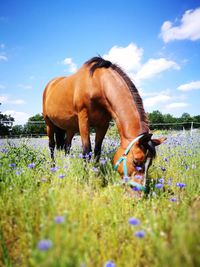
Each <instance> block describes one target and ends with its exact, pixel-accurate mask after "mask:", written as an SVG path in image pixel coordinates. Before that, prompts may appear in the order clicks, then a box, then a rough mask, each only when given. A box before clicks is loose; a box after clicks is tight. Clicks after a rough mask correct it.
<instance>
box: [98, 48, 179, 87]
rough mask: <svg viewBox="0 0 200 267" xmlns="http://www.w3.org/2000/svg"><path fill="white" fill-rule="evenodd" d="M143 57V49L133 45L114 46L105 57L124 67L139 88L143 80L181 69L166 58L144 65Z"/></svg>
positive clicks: (151, 60)
mask: <svg viewBox="0 0 200 267" xmlns="http://www.w3.org/2000/svg"><path fill="white" fill-rule="evenodd" d="M142 57H143V49H142V48H139V47H137V45H136V44H133V43H130V44H129V45H128V46H126V47H120V46H113V47H112V48H111V49H110V50H109V52H108V53H107V54H105V55H104V56H103V58H104V59H107V60H110V61H111V62H113V63H116V64H118V65H119V66H120V67H122V68H123V69H124V70H125V71H126V72H127V73H128V75H129V77H130V78H131V79H132V80H133V81H134V82H135V83H136V84H137V86H139V85H140V82H141V81H142V80H145V79H150V78H152V77H154V76H156V75H158V74H160V73H161V72H164V71H166V70H169V69H174V70H179V69H180V66H179V65H178V64H177V63H176V62H174V61H172V60H167V59H166V58H158V59H154V58H150V59H149V60H148V61H147V62H145V63H144V64H142V62H141V61H142Z"/></svg>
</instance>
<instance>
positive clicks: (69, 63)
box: [61, 57, 77, 73]
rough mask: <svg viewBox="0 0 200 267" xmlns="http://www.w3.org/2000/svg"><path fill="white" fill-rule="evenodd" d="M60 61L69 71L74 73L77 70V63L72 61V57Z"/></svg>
mask: <svg viewBox="0 0 200 267" xmlns="http://www.w3.org/2000/svg"><path fill="white" fill-rule="evenodd" d="M61 63H62V64H63V65H66V66H68V71H69V72H71V73H74V72H76V71H77V65H76V64H75V63H74V62H73V60H72V58H69V57H67V58H65V59H64V60H63V61H62V62H61Z"/></svg>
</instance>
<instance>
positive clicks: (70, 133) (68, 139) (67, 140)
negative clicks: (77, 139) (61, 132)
mask: <svg viewBox="0 0 200 267" xmlns="http://www.w3.org/2000/svg"><path fill="white" fill-rule="evenodd" d="M73 137H74V132H73V131H70V130H68V131H67V136H66V138H65V155H66V154H69V153H70V148H71V143H72V138H73Z"/></svg>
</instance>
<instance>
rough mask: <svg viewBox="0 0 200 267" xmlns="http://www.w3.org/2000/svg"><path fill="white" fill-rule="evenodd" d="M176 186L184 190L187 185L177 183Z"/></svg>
mask: <svg viewBox="0 0 200 267" xmlns="http://www.w3.org/2000/svg"><path fill="white" fill-rule="evenodd" d="M176 186H178V187H180V188H183V187H185V186H186V184H184V183H176Z"/></svg>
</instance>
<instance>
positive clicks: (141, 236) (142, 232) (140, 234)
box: [134, 230, 145, 238]
mask: <svg viewBox="0 0 200 267" xmlns="http://www.w3.org/2000/svg"><path fill="white" fill-rule="evenodd" d="M134 236H135V237H138V238H143V237H145V232H144V231H143V230H140V231H137V232H135V234H134Z"/></svg>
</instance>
